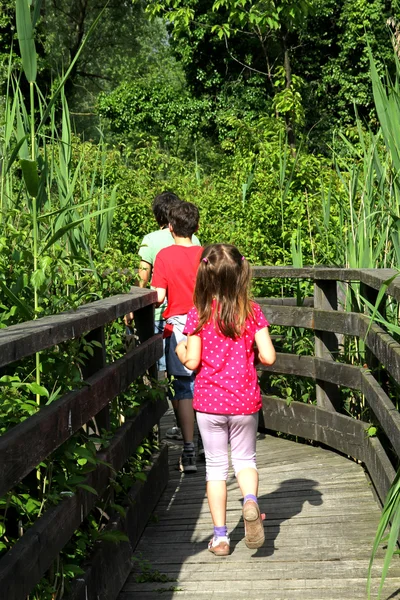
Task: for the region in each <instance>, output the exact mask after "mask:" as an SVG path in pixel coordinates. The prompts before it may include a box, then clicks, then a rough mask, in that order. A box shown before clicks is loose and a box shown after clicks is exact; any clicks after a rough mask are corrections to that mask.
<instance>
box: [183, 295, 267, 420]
mask: <svg viewBox="0 0 400 600" xmlns="http://www.w3.org/2000/svg"><path fill="white" fill-rule="evenodd" d="M253 311H254V317H248V319H247V320H246V326H245V331H244V333H243V335H242V336H241V337H239V338H237V339H235V340H233V339H232V338H228V337H225V336H224V335H222V334H221V333H220V332H218V331H216V329H215V327H214V324H213V323H212V321H209V322H208V323H206V325H205V326H204V327H203V328H202V329H201V330H200V331H199V333H198V334H196V335H198V336H199V337H200V338H201V342H202V344H201V363H200V366H199V368H198V370H197V374H196V379H195V383H194V398H193V408H194V409H195V410H198V411H199V412H205V413H214V414H228V415H250V414H252V413H255V412H257V411H259V410H260V408H261V405H262V404H261V392H260V386H259V385H258V379H257V372H256V369H255V366H254V349H253V344H254V336H255V334H256V333H257V331H259V330H260V329H263V328H264V327H268V326H269V323H268V321H267V319H266V318H265V317H264V315H263V313H262V310H261V308H260V306H259V305H258V304H255V303H253ZM198 322H199V319H198V313H197V310H196V308H194V307H193V308H191V309H190V311H189V313H188V316H187V321H186V326H185V330H184V333H185V334H187V335H191V334H192V333H193V331H194V330H195V329H196V327H197V324H198Z"/></svg>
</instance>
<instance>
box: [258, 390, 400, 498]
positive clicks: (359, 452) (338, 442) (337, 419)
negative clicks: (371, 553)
mask: <svg viewBox="0 0 400 600" xmlns="http://www.w3.org/2000/svg"><path fill="white" fill-rule="evenodd" d="M262 412H263V418H264V423H265V426H266V427H267V428H268V429H271V430H274V431H282V432H284V433H289V434H292V435H296V436H300V437H303V438H306V439H310V440H314V441H316V442H320V443H323V444H325V445H326V446H329V447H330V448H335V449H336V450H339V452H343V453H344V454H347V455H349V456H352V457H353V458H356V459H358V460H360V461H362V462H363V463H364V464H365V465H366V467H367V469H368V472H369V474H370V476H371V479H372V482H373V483H374V486H375V488H376V490H377V492H378V494H379V497H380V500H381V501H382V502H384V500H385V497H386V495H387V492H388V490H389V487H390V484H391V482H392V481H393V479H394V476H395V471H394V469H393V467H392V465H391V463H390V461H389V459H388V458H387V456H386V454H385V452H384V450H383V448H382V445H381V444H380V442H379V440H378V439H376V438H370V437H368V436H367V430H368V428H369V423H365V422H363V421H358V420H356V419H353V418H352V417H347V416H346V415H340V414H338V413H333V412H331V411H329V410H325V409H322V408H320V407H318V406H314V405H311V404H303V403H301V402H291V404H290V405H289V406H288V405H287V403H286V402H285V401H284V400H281V399H279V398H275V397H272V396H263V409H262Z"/></svg>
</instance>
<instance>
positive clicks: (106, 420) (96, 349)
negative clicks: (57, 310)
mask: <svg viewBox="0 0 400 600" xmlns="http://www.w3.org/2000/svg"><path fill="white" fill-rule="evenodd" d="M85 340H86V342H87V343H88V344H90V343H91V342H98V343H97V344H95V345H93V346H92V349H93V355H90V354H88V356H87V357H86V360H85V365H84V367H83V369H82V372H83V377H84V379H87V378H88V377H90V376H91V375H94V374H95V373H97V371H100V370H101V369H103V368H104V367H105V366H106V342H105V336H104V327H98V328H97V329H93V330H92V331H89V333H88V334H87V335H86V336H85ZM99 344H100V345H99ZM95 419H96V425H97V427H98V429H99V433H100V431H101V429H106V430H107V431H109V429H110V407H109V405H108V404H107V406H105V407H104V408H103V409H102V410H101V411H100V412H98V413H97V415H95Z"/></svg>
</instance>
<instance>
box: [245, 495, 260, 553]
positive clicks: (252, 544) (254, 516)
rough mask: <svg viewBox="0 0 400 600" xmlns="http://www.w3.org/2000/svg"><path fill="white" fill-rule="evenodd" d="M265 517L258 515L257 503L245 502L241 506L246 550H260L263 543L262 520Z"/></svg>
mask: <svg viewBox="0 0 400 600" xmlns="http://www.w3.org/2000/svg"><path fill="white" fill-rule="evenodd" d="M264 519H265V515H264V514H263V515H262V514H261V513H260V508H259V506H258V504H257V502H254V501H253V500H247V502H246V503H245V504H244V506H243V520H244V532H245V538H244V541H245V544H246V546H247V547H248V548H251V549H253V548H261V546H262V545H263V543H264V541H265V533H264V525H263V520H264Z"/></svg>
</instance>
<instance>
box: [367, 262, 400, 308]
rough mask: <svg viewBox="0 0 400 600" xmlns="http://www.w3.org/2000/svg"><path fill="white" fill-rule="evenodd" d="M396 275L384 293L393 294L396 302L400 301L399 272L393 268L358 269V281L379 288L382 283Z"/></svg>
mask: <svg viewBox="0 0 400 600" xmlns="http://www.w3.org/2000/svg"><path fill="white" fill-rule="evenodd" d="M394 275H397V276H396V279H394V280H393V282H392V283H391V284H390V285H389V287H388V289H387V291H386V294H387V295H388V296H393V298H395V299H396V300H397V301H398V302H400V276H399V272H398V271H397V270H395V269H360V281H361V282H362V283H364V284H365V285H367V286H369V287H372V288H374V289H375V290H380V289H381V287H382V285H383V283H384V282H385V281H387V280H388V279H390V278H391V277H393V276H394Z"/></svg>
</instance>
